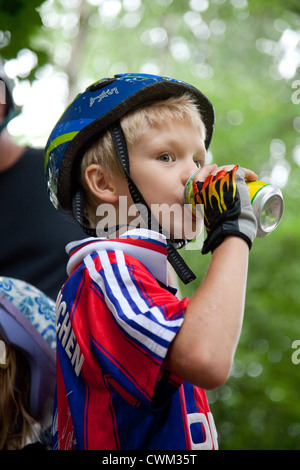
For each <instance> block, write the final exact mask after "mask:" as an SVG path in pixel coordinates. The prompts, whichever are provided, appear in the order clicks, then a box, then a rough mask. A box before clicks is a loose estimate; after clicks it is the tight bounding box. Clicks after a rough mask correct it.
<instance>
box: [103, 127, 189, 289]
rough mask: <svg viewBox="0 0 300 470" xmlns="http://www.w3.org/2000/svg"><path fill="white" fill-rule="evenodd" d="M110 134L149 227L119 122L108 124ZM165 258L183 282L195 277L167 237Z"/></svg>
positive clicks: (148, 215)
mask: <svg viewBox="0 0 300 470" xmlns="http://www.w3.org/2000/svg"><path fill="white" fill-rule="evenodd" d="M110 134H111V137H112V140H113V144H114V147H115V150H116V153H117V156H118V158H119V161H120V163H121V165H122V167H123V169H124V172H125V175H126V179H127V182H128V187H129V191H130V194H131V197H132V200H133V202H134V203H135V204H139V210H140V212H141V216H142V218H143V219H144V221H145V222H146V223H147V224H148V228H149V229H150V227H151V222H152V221H153V219H152V217H151V211H150V209H149V207H148V206H147V204H146V202H145V200H144V198H143V196H142V194H141V193H140V191H139V189H138V188H137V186H136V185H135V183H134V182H133V181H132V179H131V177H130V164H129V155H128V149H127V144H126V139H125V135H124V132H123V129H122V127H121V124H120V123H119V122H115V123H114V124H112V125H111V126H110ZM157 226H158V231H159V233H163V229H162V227H161V226H160V224H159V223H158V222H157ZM183 244H185V243H184V241H182V243H181V246H182V245H183ZM167 258H168V260H169V262H170V264H171V265H172V267H173V268H174V269H175V271H176V273H177V275H178V276H179V278H180V279H181V281H182V282H183V283H184V284H188V283H190V282H191V281H193V280H194V279H195V278H196V276H195V274H194V273H193V272H192V271H191V269H190V268H189V267H188V266H187V264H186V263H185V261H184V260H183V258H182V257H181V256H180V255H179V253H178V252H177V250H176V248H175V245H174V241H172V240H171V239H169V238H168V239H167Z"/></svg>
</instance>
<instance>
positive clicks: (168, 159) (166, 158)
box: [158, 153, 173, 163]
mask: <svg viewBox="0 0 300 470" xmlns="http://www.w3.org/2000/svg"><path fill="white" fill-rule="evenodd" d="M158 159H159V160H160V161H161V162H164V163H169V162H172V161H173V157H172V155H170V154H169V153H164V154H163V155H160V156H159V157H158Z"/></svg>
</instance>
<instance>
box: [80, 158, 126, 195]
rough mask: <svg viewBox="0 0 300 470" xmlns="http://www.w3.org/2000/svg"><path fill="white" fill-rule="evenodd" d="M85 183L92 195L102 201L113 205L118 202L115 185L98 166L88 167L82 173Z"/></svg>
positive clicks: (105, 171)
mask: <svg viewBox="0 0 300 470" xmlns="http://www.w3.org/2000/svg"><path fill="white" fill-rule="evenodd" d="M84 177H85V181H86V183H87V185H88V187H89V189H90V191H91V192H92V193H93V195H94V196H95V197H96V198H97V199H99V200H101V201H103V202H109V203H114V202H116V201H117V200H118V192H117V187H116V183H115V182H114V180H113V178H112V177H111V176H110V175H109V174H108V171H107V170H105V169H104V168H102V166H100V165H96V164H94V163H93V164H91V165H89V166H88V167H87V168H86V170H85V173H84Z"/></svg>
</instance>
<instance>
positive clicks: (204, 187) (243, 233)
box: [193, 166, 257, 254]
mask: <svg viewBox="0 0 300 470" xmlns="http://www.w3.org/2000/svg"><path fill="white" fill-rule="evenodd" d="M193 191H194V199H195V202H196V203H197V204H203V207H204V224H205V228H206V231H207V238H206V240H205V241H204V244H203V248H202V253H203V254H206V253H208V252H209V251H213V250H214V249H215V248H217V246H219V245H220V244H221V243H222V242H223V240H224V239H225V238H226V237H228V236H229V235H234V236H237V237H241V238H243V239H244V240H245V241H246V242H247V243H248V246H249V249H250V248H251V246H252V242H253V240H254V238H255V236H256V231H257V221H256V218H255V215H254V213H253V209H252V206H251V201H250V195H249V192H248V188H247V186H246V183H245V170H244V169H243V168H240V167H239V166H235V167H234V168H233V169H232V170H231V171H225V170H221V171H219V172H218V173H217V174H216V175H214V176H213V175H210V176H208V177H207V178H206V179H205V181H204V182H196V183H194V184H193Z"/></svg>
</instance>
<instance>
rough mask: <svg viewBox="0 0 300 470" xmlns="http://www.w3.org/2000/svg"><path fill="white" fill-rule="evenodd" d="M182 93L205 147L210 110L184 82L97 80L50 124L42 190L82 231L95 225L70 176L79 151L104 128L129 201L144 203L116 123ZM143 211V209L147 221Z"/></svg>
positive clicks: (136, 77) (139, 77)
mask: <svg viewBox="0 0 300 470" xmlns="http://www.w3.org/2000/svg"><path fill="white" fill-rule="evenodd" d="M184 93H189V94H190V95H192V97H193V98H194V100H195V101H196V103H197V105H198V108H199V113H200V115H201V119H202V121H203V122H204V125H205V128H206V140H205V147H206V149H208V147H209V145H210V142H211V138H212V134H213V129H214V109H213V106H212V104H211V102H210V101H209V99H208V98H207V97H206V96H205V95H204V94H203V93H202V92H201V91H199V90H198V89H197V88H195V87H193V86H192V85H189V84H188V83H185V82H182V81H179V80H175V79H171V78H167V77H161V76H156V75H148V74H134V73H133V74H131V73H125V74H120V75H115V76H114V77H113V78H103V79H101V80H99V81H97V82H95V83H93V84H92V85H91V86H89V87H88V88H87V89H86V90H85V91H84V92H83V93H81V94H79V95H78V96H77V97H76V98H75V99H74V101H73V102H72V103H71V104H70V105H69V107H68V108H67V109H66V110H65V112H64V113H63V115H62V116H61V118H60V119H59V121H58V122H57V124H56V125H55V127H54V129H53V130H52V132H51V134H50V137H49V139H48V142H47V145H46V149H45V172H46V181H47V186H48V193H49V197H50V199H51V201H52V203H53V205H54V206H55V207H56V209H58V210H59V211H61V212H64V213H67V214H72V216H73V217H74V218H75V220H76V221H77V222H78V223H79V224H80V225H81V227H82V228H83V229H84V230H85V232H86V233H87V234H89V235H92V236H95V229H94V228H92V227H89V226H88V223H87V222H86V220H85V219H84V210H83V202H82V201H83V195H82V192H81V190H80V188H79V185H78V182H77V178H76V177H75V176H76V170H78V168H79V164H80V161H81V158H82V156H83V154H84V152H85V150H86V149H87V148H88V147H89V146H90V145H91V144H92V143H93V142H94V141H95V140H96V139H97V138H99V137H100V136H101V134H103V133H104V132H105V131H107V130H109V131H110V133H111V135H112V138H113V142H114V147H115V150H116V153H117V155H118V158H119V160H120V162H121V164H122V167H123V169H124V172H125V174H126V177H127V181H128V186H129V189H130V192H131V195H132V198H133V201H134V202H135V203H141V204H142V206H143V207H147V206H146V204H145V201H144V199H143V197H142V195H141V193H140V191H139V190H138V188H137V187H136V186H135V184H134V182H133V181H132V180H131V178H130V168H129V158H128V154H127V148H126V139H125V137H124V134H123V132H122V128H121V125H120V123H119V121H120V119H121V118H122V117H123V116H124V115H125V114H127V113H128V112H129V111H132V110H133V109H135V108H138V107H141V106H143V105H146V104H150V103H151V102H155V101H162V100H166V99H168V98H170V97H172V96H175V97H176V96H181V95H183V94H184ZM149 214H150V210H149V209H147V214H146V216H145V217H147V218H148V220H150V218H151V216H150V215H149ZM141 215H142V216H143V214H141ZM145 217H144V218H145ZM169 245H170V244H169ZM177 245H178V243H177ZM179 245H181V242H180V243H179ZM171 251H174V250H171ZM175 269H176V268H175ZM184 282H185V281H184Z"/></svg>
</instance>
